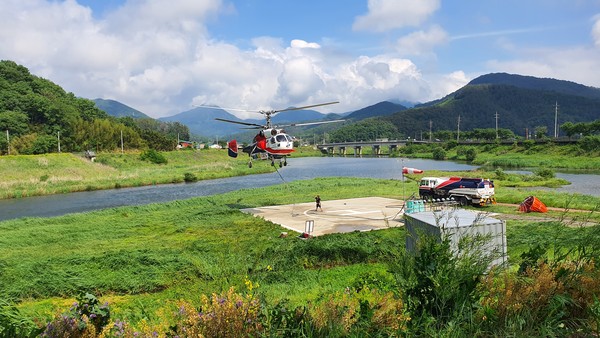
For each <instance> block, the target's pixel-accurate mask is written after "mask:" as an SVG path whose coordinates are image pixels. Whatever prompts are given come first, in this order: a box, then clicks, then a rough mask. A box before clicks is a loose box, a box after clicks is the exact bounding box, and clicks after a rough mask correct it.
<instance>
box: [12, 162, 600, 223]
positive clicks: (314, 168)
mask: <svg viewBox="0 0 600 338" xmlns="http://www.w3.org/2000/svg"><path fill="white" fill-rule="evenodd" d="M288 163H289V165H288V166H286V167H283V168H280V169H279V174H278V173H269V174H257V175H249V176H238V177H231V178H223V179H215V180H206V181H199V182H195V183H180V184H164V185H154V186H145V187H136V188H121V189H111V190H99V191H85V192H77V193H70V194H60V195H50V196H37V197H26V198H18V199H10V200H0V221H2V220H8V219H15V218H22V217H52V216H60V215H64V214H69V213H77V212H85V211H91V210H98V209H105V208H112V207H120V206H131V205H143V204H149V203H160V202H168V201H173V200H179V199H187V198H192V197H197V196H208V195H214V194H221V193H225V192H229V191H234V190H238V189H245V188H256V187H264V186H269V185H275V184H280V183H283V182H284V181H285V182H291V181H295V180H305V179H311V178H315V177H370V178H388V179H399V180H400V179H402V167H403V166H407V167H412V168H418V169H422V170H434V169H435V170H444V171H461V170H471V169H475V168H476V167H475V166H472V165H468V164H461V163H455V162H450V161H433V160H424V159H401V158H369V157H364V158H354V157H306V158H293V159H290V160H289V161H288ZM557 177H561V178H565V179H567V180H568V181H571V182H573V184H571V185H569V186H565V187H562V188H558V190H559V191H565V192H578V193H582V194H588V195H595V196H600V176H598V175H590V174H585V175H577V174H560V173H559V174H557Z"/></svg>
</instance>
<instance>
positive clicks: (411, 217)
mask: <svg viewBox="0 0 600 338" xmlns="http://www.w3.org/2000/svg"><path fill="white" fill-rule="evenodd" d="M404 217H405V227H406V230H407V232H408V233H407V236H406V250H407V251H408V252H412V253H416V252H417V243H418V240H419V236H422V235H424V234H428V235H431V236H434V237H435V238H436V239H438V240H440V241H441V240H442V238H444V237H445V236H449V240H450V247H451V249H452V250H453V251H454V252H455V253H456V252H457V251H458V243H459V241H460V239H461V238H463V237H464V236H469V235H470V236H473V237H474V236H478V235H480V236H486V237H485V238H486V240H487V242H486V243H485V245H484V246H483V247H482V249H483V250H484V252H486V254H493V255H494V257H495V259H494V260H493V262H492V263H491V265H490V267H491V266H494V265H499V264H502V263H504V262H506V259H507V256H506V222H505V221H502V220H498V219H495V218H492V217H488V216H487V215H486V214H485V213H477V212H473V211H469V210H464V209H446V210H441V211H425V212H416V213H412V214H405V215H404ZM487 236H489V237H487Z"/></svg>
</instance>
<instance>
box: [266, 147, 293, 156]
mask: <svg viewBox="0 0 600 338" xmlns="http://www.w3.org/2000/svg"><path fill="white" fill-rule="evenodd" d="M265 150H266V151H267V152H269V153H271V154H277V155H287V154H291V153H292V152H293V151H294V149H272V148H267V149H265Z"/></svg>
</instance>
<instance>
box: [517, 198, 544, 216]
mask: <svg viewBox="0 0 600 338" xmlns="http://www.w3.org/2000/svg"><path fill="white" fill-rule="evenodd" d="M519 211H520V212H532V211H536V212H547V211H548V208H547V207H546V205H545V204H544V203H543V202H542V201H540V200H539V199H538V198H537V197H535V196H529V197H527V198H526V199H525V200H523V202H522V203H521V205H519Z"/></svg>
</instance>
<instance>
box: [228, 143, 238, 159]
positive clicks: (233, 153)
mask: <svg viewBox="0 0 600 338" xmlns="http://www.w3.org/2000/svg"><path fill="white" fill-rule="evenodd" d="M227 154H228V155H229V157H233V158H236V157H237V155H238V144H237V141H236V140H231V141H229V142H227Z"/></svg>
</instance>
